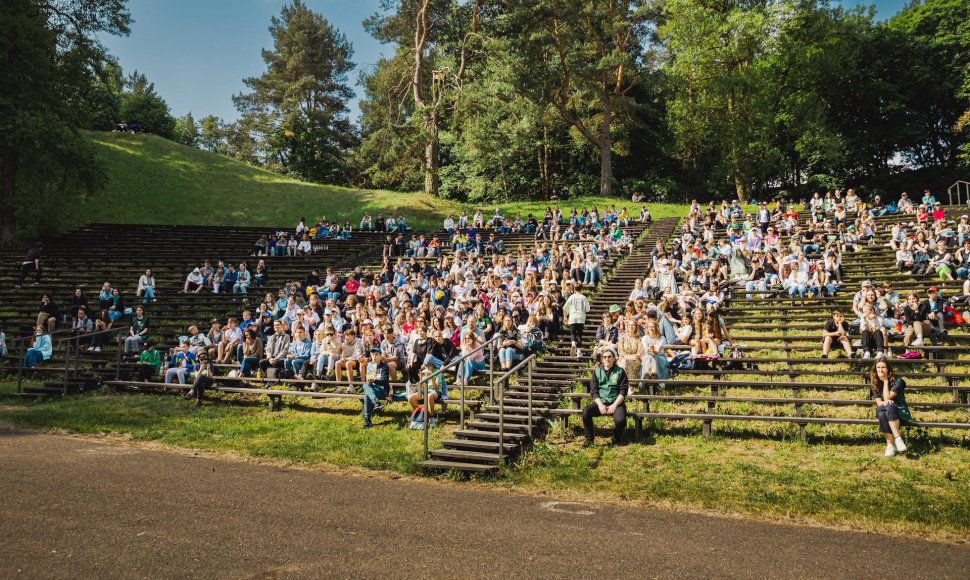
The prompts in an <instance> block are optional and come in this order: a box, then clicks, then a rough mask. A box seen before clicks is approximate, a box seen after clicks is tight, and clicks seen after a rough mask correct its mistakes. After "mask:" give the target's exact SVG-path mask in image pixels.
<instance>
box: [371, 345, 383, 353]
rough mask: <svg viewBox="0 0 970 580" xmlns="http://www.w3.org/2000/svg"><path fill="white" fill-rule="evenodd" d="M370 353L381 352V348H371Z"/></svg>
mask: <svg viewBox="0 0 970 580" xmlns="http://www.w3.org/2000/svg"><path fill="white" fill-rule="evenodd" d="M370 351H371V352H381V348H380V347H379V346H374V347H371V349H370Z"/></svg>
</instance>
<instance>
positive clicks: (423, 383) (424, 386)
mask: <svg viewBox="0 0 970 580" xmlns="http://www.w3.org/2000/svg"><path fill="white" fill-rule="evenodd" d="M501 336H502V335H501V334H498V333H496V334H495V336H493V337H492V338H490V339H488V340H486V341H485V342H484V343H482V344H481V345H479V346H478V347H477V348H475V349H474V350H472V351H471V352H468V353H467V354H463V355H462V356H460V357H458V358H456V359H455V360H453V361H451V362H447V363H445V364H442V365H441V368H439V369H438V370H436V371H435V372H433V373H431V374H430V375H428V376H427V377H425V378H423V379H421V380H419V381H418V389H419V390H420V391H421V397H422V398H423V399H424V406H425V410H424V458H425V459H428V457H430V455H429V452H428V423H429V421H430V416H429V415H428V409H427V407H428V384H430V383H431V381H432V379H434V378H435V377H438V376H440V375H442V374H444V372H445V370H447V369H449V368H451V367H453V366H455V365H457V364H459V363H461V362H462V361H464V360H467V359H468V358H469V357H471V355H473V354H475V353H477V352H479V351H482V350H484V349H485V348H486V347H488V349H489V354H488V360H489V367H490V372H489V374H488V375H489V398H491V397H492V390H493V388H494V381H493V378H492V374H493V373H492V372H491V369H492V368H494V364H495V363H494V362H493V361H494V360H495V357H494V354H495V353H494V350H495V343H496V342H497V341H498V339H499V338H501ZM460 391H461V410H460V413H461V423H462V426H464V423H465V388H464V386H461V387H460Z"/></svg>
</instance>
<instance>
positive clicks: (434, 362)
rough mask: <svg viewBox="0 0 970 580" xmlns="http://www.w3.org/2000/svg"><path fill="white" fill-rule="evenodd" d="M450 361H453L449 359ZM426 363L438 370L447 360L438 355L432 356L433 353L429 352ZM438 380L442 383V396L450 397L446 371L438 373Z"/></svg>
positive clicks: (444, 397) (443, 397) (425, 358)
mask: <svg viewBox="0 0 970 580" xmlns="http://www.w3.org/2000/svg"><path fill="white" fill-rule="evenodd" d="M452 360H454V359H452ZM448 362H451V361H448ZM424 364H425V366H430V367H432V368H434V369H435V370H438V369H440V368H441V367H442V366H444V365H445V362H444V361H443V360H441V359H440V358H438V357H436V356H432V355H430V354H429V355H428V356H426V357H424ZM438 381H439V382H440V383H441V398H442V399H447V398H448V381H447V380H446V379H445V373H441V374H440V375H438Z"/></svg>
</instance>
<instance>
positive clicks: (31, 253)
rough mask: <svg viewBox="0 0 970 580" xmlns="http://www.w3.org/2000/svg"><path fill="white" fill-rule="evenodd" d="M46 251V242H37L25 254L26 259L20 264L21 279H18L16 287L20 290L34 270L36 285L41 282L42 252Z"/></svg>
mask: <svg viewBox="0 0 970 580" xmlns="http://www.w3.org/2000/svg"><path fill="white" fill-rule="evenodd" d="M43 251H44V244H42V243H41V242H37V243H36V244H34V247H32V248H30V249H29V250H27V255H26V256H24V260H23V262H22V263H21V265H20V279H19V280H17V286H16V289H17V290H20V287H21V286H23V284H24V280H26V279H27V276H28V275H29V274H30V273H31V272H33V273H34V286H37V285H39V284H40V275H41V273H42V270H41V269H40V254H41V252H43Z"/></svg>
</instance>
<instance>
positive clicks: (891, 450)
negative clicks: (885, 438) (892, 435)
mask: <svg viewBox="0 0 970 580" xmlns="http://www.w3.org/2000/svg"><path fill="white" fill-rule="evenodd" d="M894 455H896V448H895V447H893V445H892V443H890V444H889V445H886V457H892V456H894Z"/></svg>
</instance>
